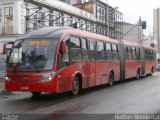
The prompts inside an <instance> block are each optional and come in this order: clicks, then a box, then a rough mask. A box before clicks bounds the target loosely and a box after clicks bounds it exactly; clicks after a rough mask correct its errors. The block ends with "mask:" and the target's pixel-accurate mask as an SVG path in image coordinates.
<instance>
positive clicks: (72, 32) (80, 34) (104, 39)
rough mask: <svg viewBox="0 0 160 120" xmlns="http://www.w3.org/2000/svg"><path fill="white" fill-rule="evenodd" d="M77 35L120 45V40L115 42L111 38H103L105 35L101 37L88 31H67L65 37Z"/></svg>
mask: <svg viewBox="0 0 160 120" xmlns="http://www.w3.org/2000/svg"><path fill="white" fill-rule="evenodd" d="M67 34H68V35H77V36H81V37H87V38H90V39H96V40H100V41H101V40H102V41H106V42H110V43H118V40H114V39H111V38H109V37H106V36H103V35H99V34H95V33H90V32H87V31H83V30H78V29H69V30H67V29H65V32H64V35H67Z"/></svg>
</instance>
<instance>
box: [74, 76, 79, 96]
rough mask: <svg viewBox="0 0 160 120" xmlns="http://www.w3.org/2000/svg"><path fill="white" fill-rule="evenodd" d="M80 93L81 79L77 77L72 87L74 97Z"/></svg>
mask: <svg viewBox="0 0 160 120" xmlns="http://www.w3.org/2000/svg"><path fill="white" fill-rule="evenodd" d="M79 91H80V81H79V78H78V77H77V76H75V79H74V81H73V86H72V95H74V96H77V95H78V93H79Z"/></svg>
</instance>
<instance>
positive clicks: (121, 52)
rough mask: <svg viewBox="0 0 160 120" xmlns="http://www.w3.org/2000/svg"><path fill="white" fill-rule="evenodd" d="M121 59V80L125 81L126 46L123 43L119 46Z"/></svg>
mask: <svg viewBox="0 0 160 120" xmlns="http://www.w3.org/2000/svg"><path fill="white" fill-rule="evenodd" d="M119 47H120V49H119V57H120V79H121V80H124V79H125V59H126V56H125V54H126V53H125V52H126V51H125V46H124V44H123V43H122V42H120V44H119Z"/></svg>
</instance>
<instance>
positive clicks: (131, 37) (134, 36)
mask: <svg viewBox="0 0 160 120" xmlns="http://www.w3.org/2000/svg"><path fill="white" fill-rule="evenodd" d="M132 28H134V29H132ZM131 29H132V30H131ZM130 30H131V31H130ZM128 31H130V32H128ZM127 32H128V33H127ZM125 33H127V34H126V35H124V36H123V39H124V40H129V41H133V42H137V43H138V42H139V41H138V35H139V36H140V39H141V40H142V39H143V30H142V28H139V30H138V26H137V25H136V24H129V23H124V26H123V34H125Z"/></svg>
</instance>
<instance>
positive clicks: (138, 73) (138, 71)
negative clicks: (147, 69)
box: [136, 69, 141, 80]
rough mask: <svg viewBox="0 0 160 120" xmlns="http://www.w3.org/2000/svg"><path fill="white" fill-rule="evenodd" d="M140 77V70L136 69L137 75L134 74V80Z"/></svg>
mask: <svg viewBox="0 0 160 120" xmlns="http://www.w3.org/2000/svg"><path fill="white" fill-rule="evenodd" d="M140 77H141V76H140V70H139V69H138V70H137V75H136V80H139V79H140Z"/></svg>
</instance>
